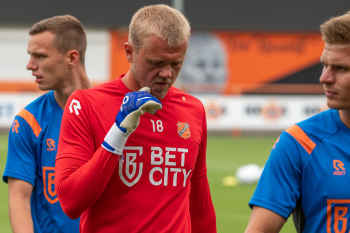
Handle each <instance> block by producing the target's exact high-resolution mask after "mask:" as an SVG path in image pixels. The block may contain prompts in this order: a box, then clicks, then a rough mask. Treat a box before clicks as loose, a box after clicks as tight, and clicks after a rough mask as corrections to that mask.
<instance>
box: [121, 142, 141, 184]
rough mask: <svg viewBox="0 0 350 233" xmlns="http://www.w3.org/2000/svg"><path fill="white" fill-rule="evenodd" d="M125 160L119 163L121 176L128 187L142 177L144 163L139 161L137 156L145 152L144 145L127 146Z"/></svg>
mask: <svg viewBox="0 0 350 233" xmlns="http://www.w3.org/2000/svg"><path fill="white" fill-rule="evenodd" d="M123 152H124V156H125V158H124V162H123V163H119V177H120V179H121V181H122V182H123V183H124V184H125V185H126V186H128V187H131V186H133V185H135V184H136V183H137V182H138V181H139V180H140V178H141V175H142V169H143V163H137V162H136V160H137V157H138V156H141V155H142V153H143V149H142V147H138V146H125V147H124V151H123Z"/></svg>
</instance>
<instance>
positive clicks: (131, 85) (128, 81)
mask: <svg viewBox="0 0 350 233" xmlns="http://www.w3.org/2000/svg"><path fill="white" fill-rule="evenodd" d="M122 82H123V83H124V85H125V86H126V87H127V88H128V89H129V90H130V91H138V90H140V88H141V87H139V85H138V84H137V83H136V81H135V79H134V77H133V75H132V73H131V71H130V70H129V71H128V73H126V75H125V76H124V77H123V78H122Z"/></svg>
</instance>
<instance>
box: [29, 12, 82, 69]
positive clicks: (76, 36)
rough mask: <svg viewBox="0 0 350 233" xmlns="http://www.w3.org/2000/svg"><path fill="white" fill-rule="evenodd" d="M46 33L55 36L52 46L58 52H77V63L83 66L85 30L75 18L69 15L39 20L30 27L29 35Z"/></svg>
mask: <svg viewBox="0 0 350 233" xmlns="http://www.w3.org/2000/svg"><path fill="white" fill-rule="evenodd" d="M46 31H49V32H52V33H53V34H54V35H55V37H54V40H53V44H54V46H55V47H56V49H57V51H58V52H60V53H62V54H65V53H66V52H68V51H69V50H72V49H74V50H77V51H78V53H79V62H80V63H81V64H82V65H84V63H85V52H86V47H87V38H86V32H85V29H84V27H83V25H82V24H81V22H80V21H79V20H78V19H77V18H75V17H73V16H71V15H59V16H55V17H52V18H48V19H44V20H41V21H40V22H38V23H36V24H34V25H33V26H32V28H31V29H30V31H29V35H31V36H33V35H36V34H38V33H42V32H46Z"/></svg>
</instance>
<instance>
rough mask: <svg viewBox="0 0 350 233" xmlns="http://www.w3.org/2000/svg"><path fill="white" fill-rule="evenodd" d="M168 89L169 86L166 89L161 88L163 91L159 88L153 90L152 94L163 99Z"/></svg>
mask: <svg viewBox="0 0 350 233" xmlns="http://www.w3.org/2000/svg"><path fill="white" fill-rule="evenodd" d="M168 90H169V88H168V89H166V90H161V91H159V90H157V91H151V94H152V95H153V96H154V97H156V98H157V99H159V100H161V99H163V98H164V97H165V96H166V93H168Z"/></svg>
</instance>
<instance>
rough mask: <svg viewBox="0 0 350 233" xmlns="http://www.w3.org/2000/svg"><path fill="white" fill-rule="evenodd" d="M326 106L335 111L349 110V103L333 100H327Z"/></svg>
mask: <svg viewBox="0 0 350 233" xmlns="http://www.w3.org/2000/svg"><path fill="white" fill-rule="evenodd" d="M327 106H328V107H329V108H331V109H337V110H350V101H349V102H344V101H335V100H329V99H328V100H327Z"/></svg>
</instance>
